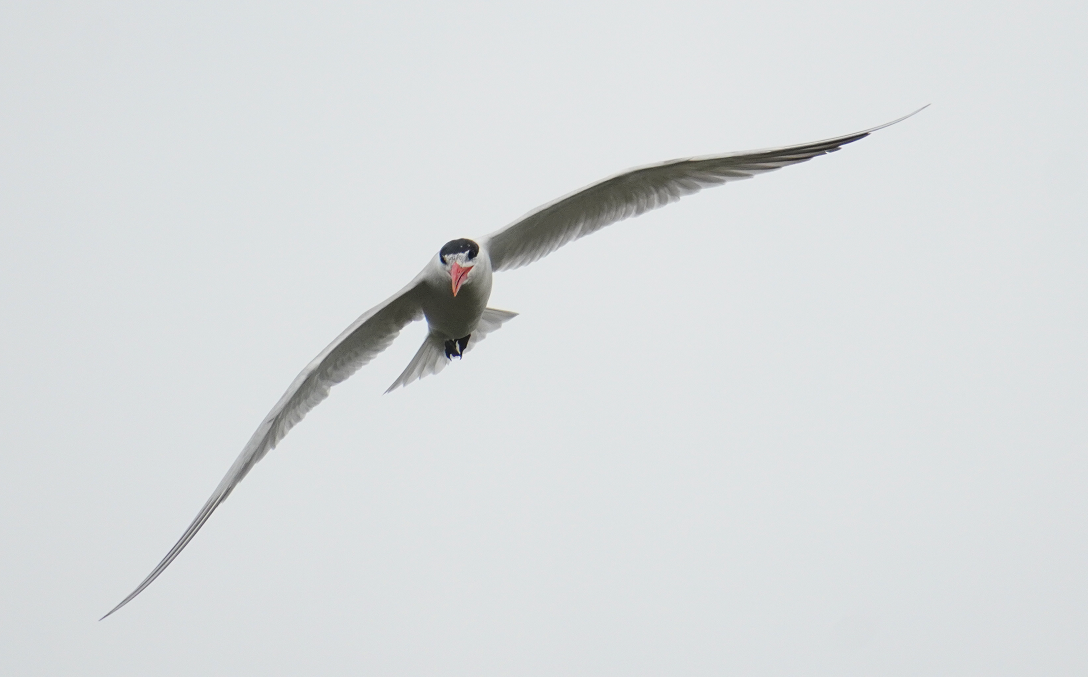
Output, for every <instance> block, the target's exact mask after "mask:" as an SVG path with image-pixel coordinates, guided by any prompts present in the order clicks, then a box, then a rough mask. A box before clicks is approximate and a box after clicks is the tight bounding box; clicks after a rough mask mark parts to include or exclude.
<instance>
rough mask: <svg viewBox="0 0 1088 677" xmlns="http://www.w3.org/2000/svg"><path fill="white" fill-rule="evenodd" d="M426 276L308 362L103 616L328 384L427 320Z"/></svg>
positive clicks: (191, 532) (175, 550)
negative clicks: (179, 530)
mask: <svg viewBox="0 0 1088 677" xmlns="http://www.w3.org/2000/svg"><path fill="white" fill-rule="evenodd" d="M422 277H423V274H422V273H421V274H420V275H419V276H417V277H416V279H414V280H412V282H411V283H409V284H408V286H406V287H404V288H403V289H401V290H400V291H399V292H397V293H396V294H394V295H393V296H391V297H389V298H388V299H386V300H385V301H384V302H383V303H381V304H379V305H377V306H375V307H374V308H371V309H370V310H368V311H367V312H366V313H364V314H363V315H362V316H361V317H360V318H359V319H358V320H356V321H355V322H353V323H352V325H351V326H350V327H348V328H347V329H345V330H344V331H343V332H342V333H341V334H340V336H338V337H336V340H335V341H333V342H332V343H330V344H329V345H328V347H326V348H325V350H323V351H321V354H320V355H318V356H317V357H316V358H314V359H313V361H311V362H310V364H308V365H306V368H305V369H303V370H302V372H301V373H300V374H299V375H298V376H297V377H296V378H295V380H294V382H292V383H291V386H290V387H289V388H288V389H287V392H285V393H284V394H283V397H281V398H280V401H279V402H277V403H276V406H275V407H273V408H272V411H270V412H269V413H268V416H266V417H265V419H264V420H263V421H261V425H260V426H258V427H257V430H256V431H255V432H254V433H253V436H252V437H250V438H249V442H247V443H246V446H245V448H243V449H242V453H241V454H239V455H238V459H237V460H235V462H234V465H232V466H231V468H230V470H229V471H227V474H226V475H225V476H224V477H223V479H222V481H221V482H219V486H217V487H216V488H215V491H214V492H213V493H212V495H211V497H210V498H208V501H207V502H206V503H205V504H204V507H202V508H201V509H200V512H199V513H197V516H196V518H195V519H193V521H192V523H191V524H190V525H189V528H187V529H186V530H185V533H183V534H182V535H181V538H180V539H178V542H177V543H175V544H174V547H172V548H170V551H169V552H167V553H166V556H165V557H163V558H162V561H161V562H159V564H158V566H156V567H155V568H154V570H152V572H151V573H150V574H148V576H147V578H145V579H144V580H143V582H141V583H140V585H139V586H137V587H136V589H135V590H133V591H132V593H131V594H129V596H128V597H126V598H124V599H123V600H121V603H120V604H118V605H117V606H115V607H114V608H113V609H111V610H110V612H109V613H108V614H106V615H105V616H103V617H102V618H106V616H109V615H110V614H112V613H114V612H115V611H117V610H118V609H120V608H121V607H123V606H125V605H126V604H128V603H129V602H131V601H132V600H133V599H134V598H135V597H136V596H137V595H139V594H140V593H141V592H143V591H144V589H145V588H146V587H147V586H149V585H151V583H152V582H153V581H154V580H155V579H156V578H158V577H159V574H161V573H162V572H163V571H164V570H165V569H166V567H168V566H169V565H170V563H171V562H173V561H174V558H176V557H177V556H178V554H179V553H181V551H182V550H183V549H184V548H185V546H186V545H188V544H189V541H191V540H192V539H193V537H194V536H196V533H197V532H198V531H200V528H201V527H202V526H204V523H205V522H207V521H208V518H209V517H211V515H212V513H213V512H215V509H216V508H217V507H219V504H220V503H222V502H223V501H225V500H226V499H227V496H229V495H230V492H231V491H233V490H234V487H235V486H237V485H238V483H239V482H241V481H242V479H243V478H244V477H245V476H246V475H247V474H248V473H249V471H250V470H251V469H252V468H253V466H254V465H256V464H257V462H258V461H260V460H261V459H262V458H264V456H265V454H267V453H268V452H269V450H271V449H273V448H275V446H276V445H277V444H278V443H279V442H280V440H282V439H283V438H284V436H286V435H287V433H288V431H290V430H291V428H292V427H294V426H295V424H296V423H298V422H299V421H301V420H302V419H303V417H305V416H306V414H307V413H309V411H310V410H311V409H313V408H314V407H316V406H317V405H318V404H320V403H321V401H322V400H324V399H325V398H326V397H328V396H329V389H330V388H332V387H333V386H334V385H336V384H337V383H340V382H341V381H343V380H345V379H346V378H348V377H349V376H351V375H352V374H354V373H355V372H356V371H357V370H358V369H359V368H360V367H362V366H363V365H365V364H366V363H367V362H370V360H372V359H374V357H375V356H376V355H377V354H378V353H380V352H381V351H383V350H385V349H386V348H388V347H389V345H390V344H391V343H393V339H395V338H396V337H397V335H398V334H399V333H400V331H401V329H403V328H404V326H405V325H407V324H408V323H410V322H412V321H414V320H419V319H422V318H423V311H422V306H421V305H420V302H419V298H418V295H419V288H420V283H421V280H422Z"/></svg>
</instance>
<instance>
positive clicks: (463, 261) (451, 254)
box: [438, 238, 480, 296]
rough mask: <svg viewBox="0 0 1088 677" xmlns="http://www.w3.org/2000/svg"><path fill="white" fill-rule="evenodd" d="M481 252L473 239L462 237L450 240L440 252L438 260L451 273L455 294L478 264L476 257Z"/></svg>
mask: <svg viewBox="0 0 1088 677" xmlns="http://www.w3.org/2000/svg"><path fill="white" fill-rule="evenodd" d="M479 253H480V245H478V244H476V243H475V242H473V241H472V240H469V239H466V238H460V239H458V240H450V241H449V242H447V243H446V244H445V245H443V246H442V249H441V250H440V251H439V252H438V260H439V261H440V262H441V263H442V265H443V266H445V268H446V272H447V273H449V276H450V282H451V283H452V284H453V295H454V296H457V292H458V291H459V290H460V289H461V285H463V284H464V283H465V282H466V281H467V280H468V277H469V273H471V272H472V268H473V266H475V265H476V257H477V256H478V255H479Z"/></svg>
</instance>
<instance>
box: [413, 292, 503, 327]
mask: <svg viewBox="0 0 1088 677" xmlns="http://www.w3.org/2000/svg"><path fill="white" fill-rule="evenodd" d="M445 291H446V293H445V294H439V295H435V296H432V297H431V298H429V299H427V300H426V301H424V303H423V314H424V316H426V318H427V324H428V326H430V328H431V331H434V332H437V333H438V334H440V335H442V337H443V338H446V339H459V338H463V337H465V336H468V335H470V334H471V333H472V332H473V331H475V330H476V325H477V324H479V322H480V316H481V315H482V314H483V312H484V308H486V307H487V299H488V298H489V297H490V296H491V285H490V284H488V285H482V284H481V285H471V286H470V285H465V286H464V287H462V288H461V290H460V293H458V294H457V296H454V295H453V293H452V292H450V291H449V289H448V288H447V289H446V290H445Z"/></svg>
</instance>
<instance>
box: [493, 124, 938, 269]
mask: <svg viewBox="0 0 1088 677" xmlns="http://www.w3.org/2000/svg"><path fill="white" fill-rule="evenodd" d="M923 108H924V107H923ZM921 110H922V109H921V108H919V109H918V110H916V111H914V113H911V114H910V115H906V116H904V117H901V118H899V119H898V120H894V121H892V122H889V123H887V124H884V125H880V126H879V127H873V128H872V129H867V130H865V131H862V132H856V133H854V134H847V135H846V136H839V137H836V138H834V139H826V140H824V141H816V142H814V143H804V144H800V145H797V146H786V147H784V148H771V149H764V150H753V151H742V152H739V153H726V154H725V155H707V156H704V157H695V158H687V159H681V160H671V161H668V162H661V163H658V164H655V165H647V166H645V167H637V168H635V169H629V170H627V171H626V172H622V173H620V174H616V175H615V176H611V177H609V178H607V179H603V180H601V181H598V182H597V183H593V184H590V185H588V186H586V187H585V188H582V189H581V190H577V191H575V192H573V193H570V194H568V195H565V196H563V197H561V198H559V199H558V200H555V201H553V202H549V203H548V204H546V205H544V206H542V207H538V208H537V209H535V210H533V211H531V212H529V213H528V214H526V215H525V216H523V217H522V218H520V219H518V220H517V221H515V222H514V223H511V224H510V225H508V226H506V227H505V228H503V229H501V230H497V231H495V232H494V233H491V234H490V235H487V236H486V237H484V238H483V240H482V242H481V244H483V245H484V246H485V247H486V248H487V250H488V252H489V253H490V255H491V266H492V268H493V269H494V270H495V271H500V270H511V269H513V268H519V267H521V266H524V265H527V264H530V263H532V262H533V261H536V260H537V259H541V258H543V257H545V256H547V255H548V254H551V253H552V252H554V251H555V250H556V249H559V248H560V247H562V246H563V245H565V244H567V243H568V242H573V241H574V240H577V239H578V238H580V237H584V236H586V235H589V234H590V233H594V232H596V231H598V230H600V229H601V228H604V227H605V226H607V225H610V224H613V223H615V222H617V221H622V220H623V219H627V218H631V217H632V216H638V215H639V214H642V213H643V212H647V211H650V210H651V209H657V208H658V207H664V206H665V205H667V204H669V203H670V202H675V201H677V200H679V199H680V198H682V197H684V196H686V195H691V194H693V193H698V192H699V191H700V190H702V189H704V188H709V187H711V186H718V185H721V184H723V183H727V182H729V181H738V180H740V179H748V178H751V177H753V176H755V175H757V174H762V173H764V172H770V171H774V170H776V169H780V168H782V167H785V166H787V165H792V164H797V163H798V162H805V161H807V160H811V159H812V158H814V157H816V156H818V155H824V154H826V153H833V152H835V151H837V150H838V149H840V148H842V147H843V146H845V145H846V144H848V143H853V142H855V141H858V140H860V139H864V138H865V137H866V136H869V135H870V134H872V133H873V132H875V131H877V130H879V129H883V128H884V127H888V126H889V125H894V124H895V123H896V122H901V121H903V120H905V119H907V118H909V117H910V116H911V115H914V114H915V113H918V112H919V111H921Z"/></svg>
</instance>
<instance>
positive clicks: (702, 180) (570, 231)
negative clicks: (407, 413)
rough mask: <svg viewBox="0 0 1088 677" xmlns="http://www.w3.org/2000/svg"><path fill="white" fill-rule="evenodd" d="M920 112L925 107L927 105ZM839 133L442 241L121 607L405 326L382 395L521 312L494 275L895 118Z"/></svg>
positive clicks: (635, 176)
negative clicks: (498, 298) (413, 337)
mask: <svg viewBox="0 0 1088 677" xmlns="http://www.w3.org/2000/svg"><path fill="white" fill-rule="evenodd" d="M923 108H925V107H924V106H923ZM923 108H920V109H918V110H917V111H914V113H911V114H910V115H906V116H904V117H902V118H899V119H898V120H894V121H892V122H889V123H887V124H884V125H880V126H879V127H873V128H872V129H867V130H865V131H861V132H856V133H854V134H847V135H845V136H839V137H835V138H833V139H826V140H823V141H816V142H813V143H803V144H799V145H795V146H785V147H782V148H770V149H764V150H754V151H742V152H739V153H725V154H723V155H707V156H703V157H694V158H686V159H680V160H670V161H668V162H660V163H658V164H653V165H646V166H645V167H636V168H634V169H629V170H627V171H625V172H621V173H619V174H616V175H614V176H610V177H608V178H606V179H603V180H601V181H598V182H596V183H593V184H590V185H588V186H586V187H584V188H581V189H579V190H576V191H574V192H573V193H570V194H568V195H564V196H563V197H561V198H559V199H557V200H554V201H552V202H549V203H548V204H546V205H543V206H541V207H538V208H537V209H534V210H533V211H531V212H529V213H528V214H526V215H525V216H523V217H521V218H520V219H518V220H517V221H514V222H513V223H511V224H510V225H508V226H506V227H505V228H502V229H500V230H497V231H495V232H493V233H490V234H489V235H485V236H483V237H480V238H477V239H475V240H469V239H467V238H460V239H457V240H451V241H449V242H447V243H446V244H445V245H443V246H442V248H441V249H440V250H439V251H438V253H437V254H436V255H435V256H433V257H431V260H430V261H428V262H427V265H426V266H425V267H424V268H423V270H422V271H421V272H420V273H419V274H418V275H416V277H415V279H413V280H412V281H411V282H409V283H408V284H407V285H406V286H405V287H404V288H403V289H401V290H400V291H398V292H397V293H396V294H394V295H393V296H390V297H389V298H387V299H386V300H385V301H382V302H381V303H379V304H378V305H376V306H374V307H373V308H371V309H370V310H368V311H367V312H365V313H363V315H362V317H360V318H359V319H357V320H356V321H355V322H354V323H352V325H351V326H350V327H348V328H347V329H345V330H344V331H343V333H341V334H340V335H339V336H337V337H336V340H335V341H333V342H332V343H330V344H329V345H328V347H326V348H325V349H324V350H323V351H321V354H320V355H318V356H317V357H315V358H314V359H313V361H312V362H310V363H309V364H308V365H306V368H305V369H303V370H302V372H301V373H299V375H298V376H297V377H295V380H294V381H293V382H292V383H291V385H290V387H289V388H287V392H285V393H284V394H283V397H281V398H280V401H279V402H277V403H276V406H274V407H273V408H272V411H270V412H269V413H268V415H267V416H266V417H265V419H264V420H263V421H261V425H260V426H258V427H257V430H256V432H254V433H253V436H252V437H250V438H249V442H247V443H246V446H245V448H243V449H242V453H241V454H239V456H238V459H237V460H236V461H235V462H234V465H232V466H231V468H230V470H229V471H227V474H226V476H225V477H223V479H222V481H221V482H220V483H219V486H217V487H216V488H215V491H214V492H213V493H212V495H211V497H210V498H209V499H208V501H207V502H206V503H205V504H204V507H202V508H201V509H200V512H199V513H197V516H196V518H195V519H194V520H193V522H192V524H190V525H189V528H187V529H186V530H185V533H183V534H182V535H181V538H180V539H178V542H177V543H175V544H174V547H172V548H170V551H169V552H168V553H166V556H165V557H163V558H162V561H161V562H159V564H158V565H157V566H156V567H155V568H154V569H153V570H152V571H151V573H150V574H148V576H147V578H145V579H144V580H143V581H142V582H141V583H140V585H138V586H137V587H136V589H135V590H133V591H132V593H131V594H129V595H128V597H125V598H124V599H123V600H121V602H120V604H118V605H117V606H115V607H114V608H113V609H111V610H110V612H109V613H107V614H106V615H105V616H103V617H102V618H106V617H107V616H109V615H110V614H113V613H114V612H115V611H117V610H118V609H120V608H121V607H123V606H125V605H126V604H128V603H129V602H131V601H132V600H133V598H135V597H136V596H137V595H139V594H140V593H141V592H143V591H144V589H145V588H146V587H147V586H148V585H150V584H151V583H152V581H154V580H155V579H156V578H158V577H159V575H160V574H161V573H162V572H163V571H164V570H165V569H166V567H167V566H169V565H170V563H171V562H173V561H174V558H176V557H177V556H178V554H179V553H180V552H181V551H182V550H183V549H184V548H185V546H186V545H188V544H189V541H191V540H192V539H193V537H194V536H196V533H197V532H198V531H200V528H201V527H202V526H204V523H205V522H207V521H208V518H209V517H211V515H212V513H213V512H215V509H216V508H217V507H219V504H221V503H222V502H223V501H225V500H226V499H227V496H229V495H230V492H231V491H233V490H234V487H235V486H237V485H238V483H239V482H241V481H242V478H244V477H245V476H246V474H247V473H248V472H249V471H250V469H252V468H253V466H254V465H256V463H257V462H258V461H260V460H261V459H262V458H264V456H265V454H267V453H268V452H269V450H270V449H273V448H274V447H275V446H276V444H278V443H279V442H280V440H282V439H283V438H284V436H285V435H287V432H288V431H289V430H291V428H292V427H294V425H295V424H296V423H298V422H299V421H301V420H302V418H303V417H304V416H306V414H307V413H309V411H310V410H311V409H313V408H314V407H316V406H317V405H318V404H319V403H320V402H321V401H322V400H324V399H325V398H326V397H328V394H329V389H330V388H332V386H334V385H336V384H337V383H340V382H341V381H343V380H344V379H346V378H348V377H349V376H351V375H352V374H354V373H355V372H356V371H357V370H358V369H359V368H360V367H362V366H363V365H365V364H367V363H368V362H370V361H371V360H372V359H374V357H375V356H376V355H377V354H378V353H380V352H381V351H383V350H385V349H386V348H388V347H389V345H390V344H391V343H392V342H393V339H395V338H396V337H397V335H398V334H399V333H400V331H401V329H403V328H404V327H405V325H407V324H409V323H410V322H414V321H416V320H423V319H425V320H426V321H427V326H428V328H429V330H430V331H429V332H428V334H427V338H426V339H424V341H423V345H421V346H420V347H419V350H418V351H417V352H416V354H415V356H414V357H413V358H412V360H411V361H410V362H409V363H408V366H407V367H406V368H405V369H404V371H403V372H402V373H401V375H400V376H399V377H397V380H396V381H394V382H393V384H392V385H391V386H389V389H388V390H386V392H389V391H391V390H395V389H396V388H399V387H401V386H406V385H408V384H409V383H412V382H413V381H417V380H419V379H421V378H423V377H424V376H429V375H430V374H437V373H438V372H440V371H442V369H443V368H444V367H445V366H446V365H447V364H448V363H449V362H450V361H451V360H452V358H454V357H457V358H458V359H460V358H461V357H462V356H463V355H464V354H465V353H466V352H467V351H469V350H471V349H472V348H473V347H475V345H476V344H477V343H479V342H480V341H481V340H483V338H484V337H485V336H487V335H488V334H490V333H491V332H493V331H495V330H497V329H498V328H499V327H501V326H502V325H503V323H505V322H506V321H508V320H509V319H511V318H512V317H515V316H516V315H517V313H512V312H510V311H507V310H498V309H496V308H488V307H487V301H488V298H489V297H490V296H491V281H492V274H493V273H497V272H500V271H504V270H512V269H514V268H519V267H521V266H524V265H528V264H530V263H532V262H533V261H536V260H538V259H541V258H543V257H545V256H547V255H548V254H550V253H552V252H554V251H555V250H556V249H559V248H560V247H562V246H563V245H565V244H567V243H569V242H573V241H574V240H577V239H578V238H580V237H585V236H586V235H589V234H590V233H594V232H596V231H598V230H600V229H601V228H604V227H605V226H607V225H610V224H613V223H616V222H617V221H622V220H624V219H628V218H631V217H633V216H638V215H639V214H642V213H644V212H647V211H650V210H651V209H657V208H659V207H664V206H665V205H667V204H669V203H671V202H675V201H677V200H679V199H680V198H682V197H684V196H687V195H692V194H694V193H698V192H699V191H700V190H702V189H704V188H710V187H711V186H719V185H721V184H723V183H729V182H730V181H739V180H741V179H748V178H751V177H753V176H756V175H757V174H763V173H765V172H770V171H774V170H776V169H781V168H782V167H786V166H788V165H793V164H797V163H799V162H806V161H808V160H811V159H812V158H814V157H817V156H819V155H825V154H827V153H833V152H835V151H837V150H839V149H840V148H842V147H843V146H845V145H846V144H848V143H853V142H855V141H859V140H861V139H864V138H865V137H866V136H869V135H870V134H872V133H873V132H875V131H877V130H879V129H883V128H884V127H888V126H890V125H894V124H895V123H897V122H901V121H903V120H905V119H907V118H909V117H911V115H914V114H916V113H918V112H920V111H921V110H922V109H923Z"/></svg>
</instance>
